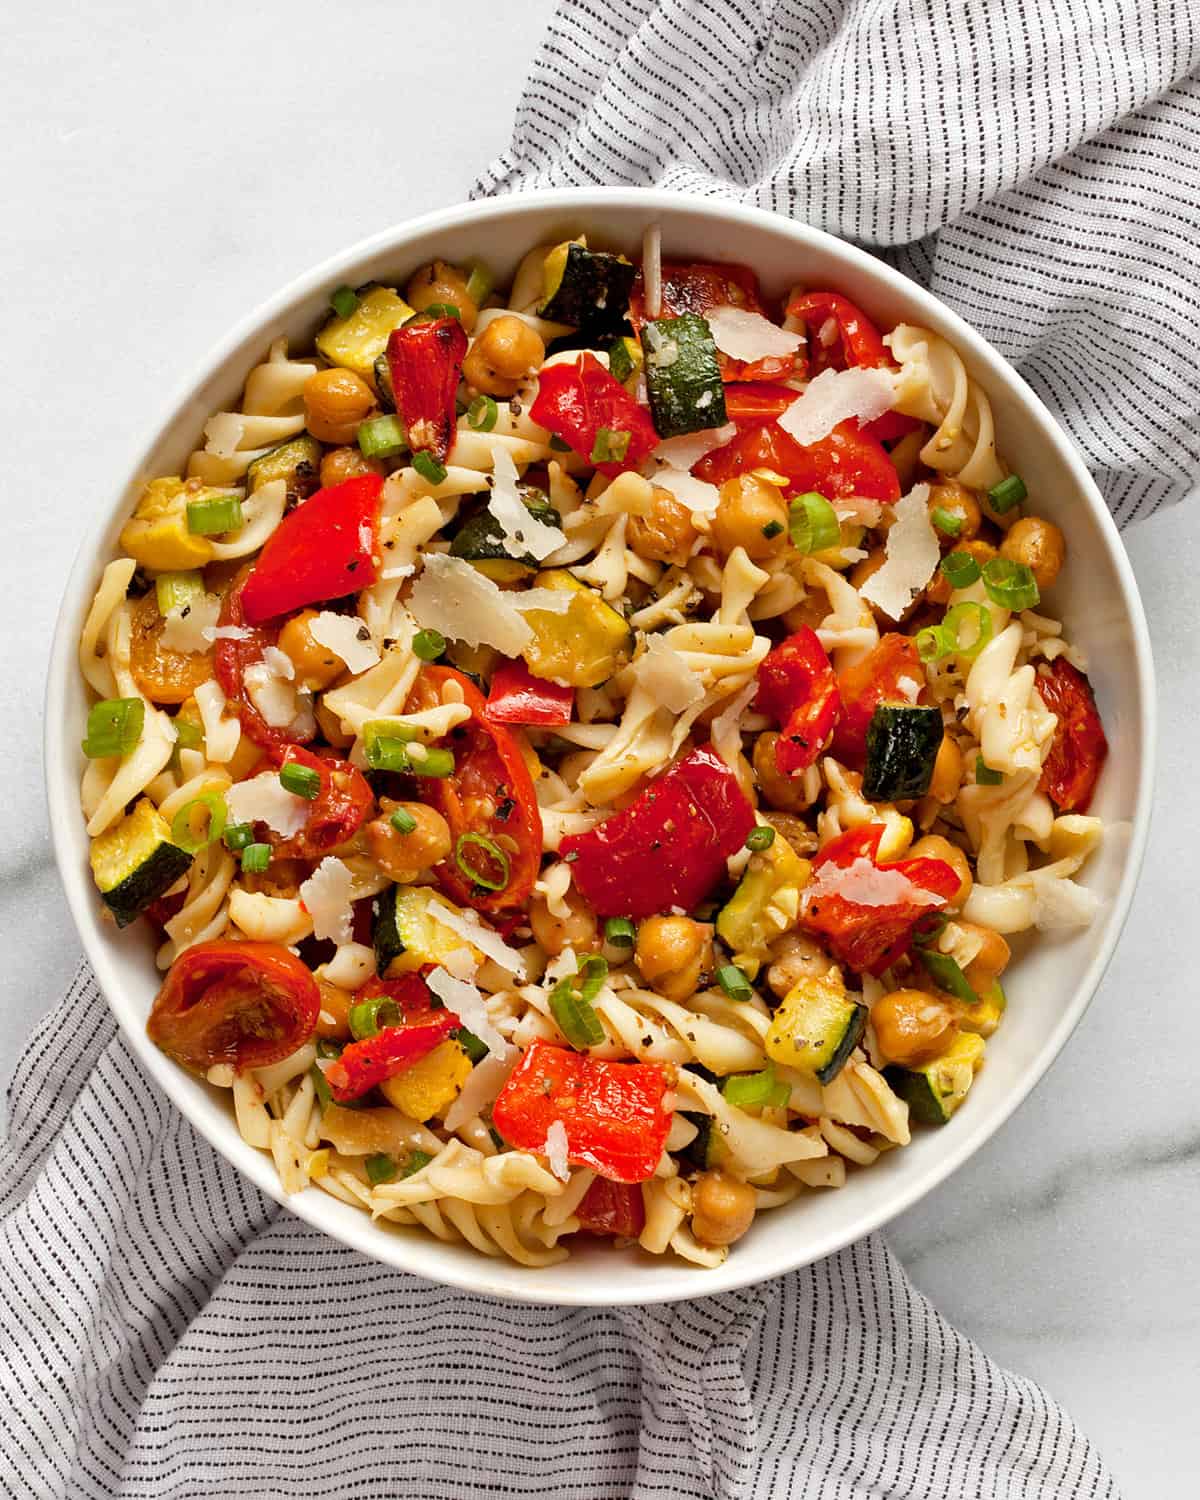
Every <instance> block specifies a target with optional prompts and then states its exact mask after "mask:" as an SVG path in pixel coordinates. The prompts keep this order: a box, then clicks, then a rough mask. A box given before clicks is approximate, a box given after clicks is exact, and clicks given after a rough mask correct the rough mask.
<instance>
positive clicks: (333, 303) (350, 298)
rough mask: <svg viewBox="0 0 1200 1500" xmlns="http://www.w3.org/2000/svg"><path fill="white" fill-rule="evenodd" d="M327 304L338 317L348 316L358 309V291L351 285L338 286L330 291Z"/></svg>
mask: <svg viewBox="0 0 1200 1500" xmlns="http://www.w3.org/2000/svg"><path fill="white" fill-rule="evenodd" d="M329 305H330V307H332V308H333V310H334V312H335V313H337V315H338V317H339V318H348V317H350V316H351V315H352V314H353V313H356V312H357V311H358V293H357V292H356V291H355V290H354V288H353V287H352V286H340V287H338V289H337V290H336V291H335V292H331V293H330V296H329Z"/></svg>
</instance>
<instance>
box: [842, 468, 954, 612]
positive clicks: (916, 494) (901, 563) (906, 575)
mask: <svg viewBox="0 0 1200 1500" xmlns="http://www.w3.org/2000/svg"><path fill="white" fill-rule="evenodd" d="M928 502H929V486H928V485H927V484H918V485H914V486H913V489H912V490H911V492H910V493H909V494H907V495H905V497H904V498H903V500H898V501H897V502H896V504H895V507H894V508H893V511H892V515H893V521H892V527H891V530H890V531H889V532H888V534H887V559H886V561H885V562H884V564H883V567H882V568H880V569H879V571H878V572H877V573H874V574H872V576H871V577H870V578H868V579H867V581H866V583H864V584H863V586H862V588H861V589H860V590H859V593H860V594H861V595H862V597H863V598H864V599H865V600H866V601H867V603H868V604H876V605H878V606H879V608H880V609H881V610H883V612H884V614H885V615H888V616H889V617H890V618H891V619H893V620H899V619H901V618H902V616H903V615H904V613H905V611H906V610H907V609H908V607H909V605H910V604H911V603H912V602H913V600H914V599H915V598H916V596H917V595H918V594H919V593H920V592H921V590H922V589H923V588H924V587H925V585H926V584H927V583H928V582H929V580H930V579H931V578H932V577H933V574H934V570H935V569H936V568H937V565H938V562H939V560H940V558H941V555H942V549H941V547H940V546H939V544H938V538H937V532H936V531H934V529H933V523H932V522H931V521H930V519H929V509H928Z"/></svg>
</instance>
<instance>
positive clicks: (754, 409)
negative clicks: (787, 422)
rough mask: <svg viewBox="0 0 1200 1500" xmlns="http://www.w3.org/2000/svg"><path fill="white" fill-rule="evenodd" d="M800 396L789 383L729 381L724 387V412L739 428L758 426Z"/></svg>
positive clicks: (768, 420)
mask: <svg viewBox="0 0 1200 1500" xmlns="http://www.w3.org/2000/svg"><path fill="white" fill-rule="evenodd" d="M799 399H800V392H799V391H796V390H793V389H792V387H791V386H790V385H770V384H768V383H767V382H766V381H765V380H764V381H759V382H757V383H755V382H751V383H750V384H747V385H739V384H737V383H736V382H730V384H728V385H727V386H726V387H725V414H726V416H727V417H728V418H729V420H730V421H731V422H732V423H733V424H734V425H735V426H736V427H737V428H738V430H739V431H741V429H742V428H743V427H761V426H762V425H763V423H764V422H774V421H775V420H776V418H777V417H780V416H782V415H783V413H784V412H785V411H786V410H787V409H788V407H789V406H791V404H792V402H793V401H799Z"/></svg>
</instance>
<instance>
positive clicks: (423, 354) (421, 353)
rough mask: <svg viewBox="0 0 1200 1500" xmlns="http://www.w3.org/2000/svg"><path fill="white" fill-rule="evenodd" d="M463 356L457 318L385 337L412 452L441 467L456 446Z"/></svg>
mask: <svg viewBox="0 0 1200 1500" xmlns="http://www.w3.org/2000/svg"><path fill="white" fill-rule="evenodd" d="M466 352H467V335H466V331H465V330H464V328H463V326H462V324H461V323H460V322H459V320H458V319H457V318H451V317H446V318H432V319H430V320H429V321H428V322H425V323H418V322H413V323H406V324H405V325H404V327H403V328H395V329H393V330H392V332H391V333H390V334H389V335H388V342H387V360H388V371H389V373H390V374H391V377H392V393H393V395H394V396H395V398H396V410H397V411H398V412H399V413H400V416H401V418H402V419H403V421H404V425H405V428H406V429H407V431H408V445H409V447H410V448H411V449H412V451H413V452H414V453H418V452H422V451H423V452H426V453H432V454H433V456H434V458H436V459H437V460H438V462H439V463H440V462H442V460H444V459H445V458H446V457H447V455H448V454H449V452H450V450H451V448H453V446H454V434H455V432H456V431H457V419H456V414H455V410H454V401H455V397H456V396H457V394H458V382H459V380H460V379H461V378H462V366H463V359H464V357H465V356H466Z"/></svg>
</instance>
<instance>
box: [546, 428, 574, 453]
mask: <svg viewBox="0 0 1200 1500" xmlns="http://www.w3.org/2000/svg"><path fill="white" fill-rule="evenodd" d="M550 447H551V448H553V449H554V451H555V453H570V451H571V445H570V443H565V442H563V440H562V438H560V437H559V435H558V434H557V433H556V432H552V433H551V434H550Z"/></svg>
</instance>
